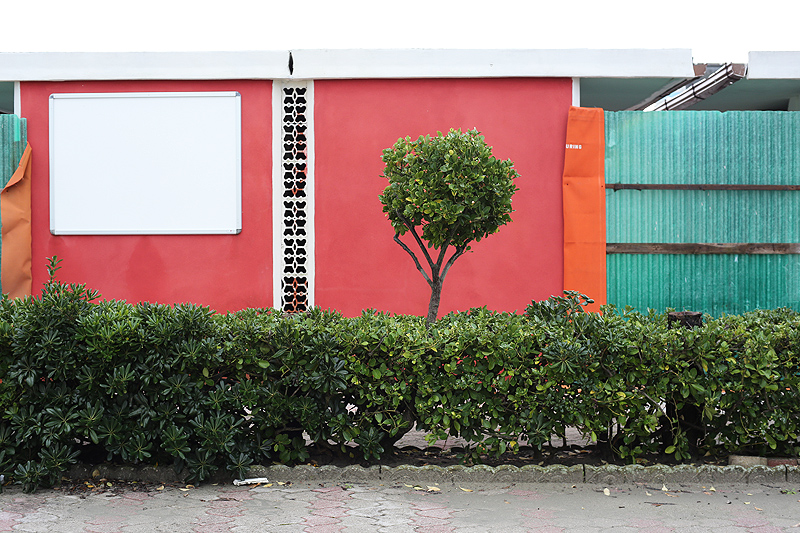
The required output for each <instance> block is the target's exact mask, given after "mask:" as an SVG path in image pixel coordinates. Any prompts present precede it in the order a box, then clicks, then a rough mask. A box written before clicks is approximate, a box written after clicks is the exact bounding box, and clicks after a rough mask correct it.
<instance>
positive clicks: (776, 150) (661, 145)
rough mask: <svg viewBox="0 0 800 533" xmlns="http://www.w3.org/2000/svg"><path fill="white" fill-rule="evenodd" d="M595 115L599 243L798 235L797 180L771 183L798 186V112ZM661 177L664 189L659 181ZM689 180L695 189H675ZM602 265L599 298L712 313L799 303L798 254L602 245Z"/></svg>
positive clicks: (778, 239)
mask: <svg viewBox="0 0 800 533" xmlns="http://www.w3.org/2000/svg"><path fill="white" fill-rule="evenodd" d="M605 118H606V184H607V190H606V212H607V235H606V237H607V242H608V243H643V244H647V243H743V244H748V243H800V224H798V223H799V222H800V190H791V189H790V188H784V189H783V190H781V188H780V187H774V186H784V185H795V186H797V185H800V113H793V112H760V111H743V112H726V113H720V112H715V111H666V112H653V113H644V112H636V111H631V112H625V111H623V112H607V113H606V114H605ZM609 184H648V185H651V186H653V187H654V188H652V189H643V190H636V189H621V190H612V188H610V185H609ZM665 185H666V186H671V187H672V188H671V189H669V190H663V189H659V188H658V187H664V186H665ZM698 185H704V186H705V185H710V186H712V188H713V187H716V188H715V189H714V190H697V186H698ZM687 186H689V187H691V186H695V190H681V188H684V189H686V188H687ZM726 187H730V188H736V187H738V188H739V189H740V190H725V189H726ZM748 187H755V188H756V189H757V188H759V187H760V188H761V189H762V190H752V189H748ZM770 187H771V188H773V189H774V190H763V189H764V188H770ZM789 248H790V249H794V248H798V249H800V246H799V247H794V248H792V247H789ZM607 267H608V302H609V303H613V304H615V305H617V306H625V305H632V306H634V307H636V308H637V309H640V310H645V309H647V308H652V309H656V310H659V311H663V310H664V309H666V308H669V307H672V308H675V309H678V310H684V309H687V310H692V311H703V312H706V313H710V314H712V315H715V316H718V315H720V314H722V313H728V314H730V313H741V312H744V311H747V310H752V309H755V308H775V307H781V306H791V307H794V308H800V282H799V281H798V280H800V255H797V254H767V255H762V254H758V255H752V254H712V255H706V254H650V253H645V254H640V253H637V254H632V253H613V254H612V253H609V254H608V255H607Z"/></svg>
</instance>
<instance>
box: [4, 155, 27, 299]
mask: <svg viewBox="0 0 800 533" xmlns="http://www.w3.org/2000/svg"><path fill="white" fill-rule="evenodd" d="M0 215H2V225H3V233H2V244H3V250H2V262H1V264H0V284H2V290H3V292H4V293H7V294H8V295H9V297H10V298H17V297H20V296H25V295H28V294H31V145H30V143H28V146H26V147H25V152H24V153H23V154H22V160H21V161H20V163H19V167H17V170H16V171H15V172H14V175H13V176H11V179H10V180H8V183H7V184H6V186H5V187H4V188H3V190H2V192H0Z"/></svg>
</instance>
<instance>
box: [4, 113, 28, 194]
mask: <svg viewBox="0 0 800 533" xmlns="http://www.w3.org/2000/svg"><path fill="white" fill-rule="evenodd" d="M27 143H28V128H27V121H26V120H25V119H24V118H19V117H18V116H17V115H0V189H1V188H3V187H5V186H6V183H8V180H9V179H11V176H13V175H14V171H15V170H17V166H18V165H19V161H20V159H22V153H23V152H24V151H25V146H26V145H27Z"/></svg>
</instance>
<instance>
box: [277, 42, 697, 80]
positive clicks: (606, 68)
mask: <svg viewBox="0 0 800 533" xmlns="http://www.w3.org/2000/svg"><path fill="white" fill-rule="evenodd" d="M292 55H293V58H294V74H293V75H294V76H295V77H298V78H313V79H337V78H495V77H567V78H573V77H605V78H628V77H631V78H634V77H667V78H671V77H676V78H677V77H688V76H693V75H694V69H693V66H692V51H691V50H689V49H668V50H587V49H574V50H433V49H406V50H295V51H293V52H292Z"/></svg>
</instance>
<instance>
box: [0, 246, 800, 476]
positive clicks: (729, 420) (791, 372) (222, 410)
mask: <svg viewBox="0 0 800 533" xmlns="http://www.w3.org/2000/svg"><path fill="white" fill-rule="evenodd" d="M56 265H57V262H56V261H53V262H52V263H51V265H50V272H51V280H50V281H49V282H48V283H47V284H46V287H45V290H44V292H43V294H42V296H41V297H37V298H26V299H17V300H8V299H3V300H2V301H1V302H0V379H1V380H2V383H0V411H2V413H3V415H2V420H1V421H0V472H2V473H4V474H5V475H6V477H7V478H9V477H12V478H14V479H16V480H18V481H20V482H22V483H24V484H25V486H26V488H27V489H28V490H32V489H34V488H35V487H36V486H37V484H44V483H55V482H57V481H58V480H59V479H60V476H61V474H62V473H63V471H65V470H66V469H67V468H68V467H69V465H70V464H71V463H73V462H75V461H76V460H77V459H78V457H79V454H80V453H86V454H88V453H89V452H90V451H91V452H94V453H99V454H100V458H101V459H106V460H109V461H117V462H125V463H158V464H172V465H174V467H175V468H176V470H178V471H181V470H184V469H186V472H188V474H189V476H190V477H191V478H193V479H194V480H196V481H200V480H203V479H207V478H208V477H209V476H210V475H211V474H213V473H214V472H215V471H217V470H218V469H223V470H227V471H229V472H230V474H231V475H235V476H243V475H244V472H245V471H246V470H247V468H248V467H249V466H250V465H252V464H269V463H272V462H281V463H286V464H293V463H298V462H302V461H304V460H305V459H307V458H308V453H309V452H308V449H307V446H306V444H305V439H304V437H303V432H305V433H306V434H307V435H308V436H310V438H311V440H312V441H313V442H314V443H315V444H316V445H317V446H320V447H329V448H331V449H332V450H333V451H334V452H341V451H344V450H347V451H348V452H350V451H351V450H354V452H353V453H357V454H359V455H360V457H361V458H363V459H366V460H369V461H377V460H379V459H380V458H381V457H382V456H383V455H384V454H386V453H389V452H390V451H391V446H392V444H393V443H394V442H395V441H396V440H397V439H399V438H400V437H402V435H403V434H404V433H405V432H406V431H408V430H409V429H410V428H411V427H412V426H413V424H415V423H416V425H417V427H418V428H420V429H423V430H425V431H426V432H428V434H429V438H430V439H431V440H435V439H439V438H444V437H445V436H447V435H449V436H459V437H462V438H464V439H465V440H466V441H467V442H469V443H470V447H469V449H468V453H467V457H466V459H467V460H472V461H476V460H480V457H481V456H482V455H484V454H488V455H490V456H491V455H499V454H502V453H504V452H506V451H513V450H515V449H516V448H517V447H518V446H519V442H520V441H527V442H528V443H529V444H530V445H532V446H535V447H539V448H541V446H542V445H544V444H546V443H548V442H549V441H550V439H551V437H554V436H563V435H564V432H565V428H566V427H569V426H572V427H577V428H578V429H579V430H580V431H581V432H583V433H584V434H586V435H587V436H591V437H592V438H593V439H597V440H598V441H599V442H600V443H601V444H602V445H604V446H607V447H608V449H609V450H610V451H611V452H613V453H615V454H616V455H617V456H619V457H622V458H625V459H627V460H634V459H635V458H636V457H637V456H639V455H641V454H645V453H654V452H662V453H668V454H673V455H674V457H675V458H676V459H678V460H685V459H689V458H690V457H691V456H692V455H693V454H698V453H712V454H720V453H726V452H740V453H748V452H755V453H772V454H780V455H790V456H796V455H797V454H798V451H800V445H799V444H798V432H799V430H798V427H799V426H800V403H799V402H798V380H799V379H800V377H798V347H799V346H800V343H798V341H799V340H800V338H799V337H798V335H800V333H798V332H799V331H800V315H798V313H796V312H794V311H791V310H784V309H781V310H775V311H758V312H753V313H748V314H745V315H742V316H729V317H722V318H719V319H716V320H707V321H706V324H705V325H704V326H703V327H700V328H695V329H682V328H674V329H670V328H668V325H667V317H666V315H664V314H654V313H651V314H648V315H643V314H639V313H636V312H633V311H631V310H629V309H628V310H625V311H623V312H619V311H617V310H616V309H614V308H613V307H606V308H604V310H603V313H602V314H597V313H585V312H583V310H582V309H583V306H584V305H585V303H586V298H585V297H583V296H582V295H578V294H575V293H567V294H566V295H565V296H564V297H553V298H550V299H549V300H547V301H544V302H533V303H532V304H531V305H530V306H529V307H528V309H527V310H526V312H525V314H524V315H516V314H508V313H496V312H492V311H488V310H486V309H471V310H470V311H468V312H464V313H454V314H450V315H447V316H445V317H443V318H442V319H440V320H439V321H437V322H436V324H434V325H433V326H432V327H431V328H430V329H427V328H426V327H425V323H424V320H423V319H422V318H420V317H409V316H390V315H387V314H382V313H376V312H372V311H368V312H364V313H363V314H362V315H361V316H360V317H356V318H344V317H342V316H341V315H339V314H338V313H335V312H331V311H322V310H319V309H314V310H312V311H310V312H308V313H304V314H297V315H284V314H282V313H280V312H278V311H275V310H272V309H248V310H244V311H241V312H237V313H229V314H216V313H214V312H213V311H212V310H210V309H208V308H205V307H199V306H195V305H175V306H166V305H156V304H150V303H140V304H136V305H132V304H128V303H125V302H120V301H98V295H97V294H96V293H94V292H92V291H90V290H87V289H86V287H85V286H83V285H75V284H72V285H66V284H63V283H60V282H59V281H57V280H56V279H54V273H55V271H56V270H57V266H56ZM345 446H351V447H350V448H345ZM353 446H354V447H353Z"/></svg>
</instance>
